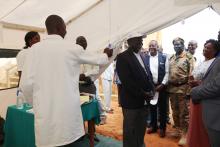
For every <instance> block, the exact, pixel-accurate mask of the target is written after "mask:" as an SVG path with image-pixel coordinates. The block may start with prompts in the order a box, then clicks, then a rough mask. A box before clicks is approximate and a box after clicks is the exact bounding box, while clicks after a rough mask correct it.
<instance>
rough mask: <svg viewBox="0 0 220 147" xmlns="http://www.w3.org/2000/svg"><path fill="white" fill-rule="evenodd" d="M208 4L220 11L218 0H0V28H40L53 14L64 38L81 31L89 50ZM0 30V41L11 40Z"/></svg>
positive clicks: (175, 19) (171, 21)
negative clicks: (63, 26) (63, 29)
mask: <svg viewBox="0 0 220 147" xmlns="http://www.w3.org/2000/svg"><path fill="white" fill-rule="evenodd" d="M208 6H212V8H213V9H214V10H216V11H217V12H219V14H220V0H135V1H134V0H62V1H60V0H16V1H15V0H7V1H6V0H0V21H1V23H2V25H3V27H0V29H1V28H3V29H4V27H6V28H7V27H10V28H13V29H14V28H15V29H18V30H19V29H25V28H28V29H29V30H31V29H34V30H39V31H42V30H44V29H45V27H44V21H45V19H46V17H47V16H48V15H50V14H57V15H60V16H61V17H63V19H64V20H65V22H66V23H67V24H68V25H67V26H68V30H67V31H68V34H67V39H70V40H72V41H73V42H74V40H75V38H76V37H77V36H79V35H84V36H86V38H87V39H88V42H89V48H91V50H100V49H101V48H104V47H105V46H107V45H108V43H118V42H121V41H122V40H123V39H125V38H126V36H127V35H128V33H130V32H134V31H139V32H143V33H151V32H155V31H157V30H159V29H162V28H165V27H167V26H169V25H171V24H174V23H176V22H178V21H180V20H182V19H184V18H187V17H189V16H191V15H193V14H195V13H197V12H199V11H201V10H203V9H205V8H207V7H208ZM1 32H3V33H2V34H3V35H2V38H3V39H1V37H0V41H1V40H2V42H4V41H7V40H9V43H13V41H12V40H10V39H7V38H4V36H8V37H10V36H9V35H8V34H7V35H6V33H5V34H4V31H1V30H0V33H1ZM13 35H16V33H15V34H13ZM20 41H21V42H23V37H20Z"/></svg>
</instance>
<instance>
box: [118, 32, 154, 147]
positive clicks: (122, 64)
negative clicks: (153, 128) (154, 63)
mask: <svg viewBox="0 0 220 147" xmlns="http://www.w3.org/2000/svg"><path fill="white" fill-rule="evenodd" d="M142 37H143V35H142V34H139V33H133V34H131V35H130V36H129V37H128V40H127V42H128V46H129V47H128V49H127V50H126V51H124V52H122V53H121V54H119V55H118V57H117V62H116V70H117V72H118V76H119V78H120V80H121V91H120V93H119V94H120V100H121V107H122V112H123V118H124V119H123V147H144V146H145V144H144V135H145V131H146V125H147V124H146V117H147V110H146V106H145V103H146V101H150V100H151V99H152V98H153V96H154V85H153V82H152V77H151V74H150V71H149V69H148V67H147V66H145V64H144V62H143V59H142V56H141V54H140V49H141V48H142V45H143V43H142V41H143V39H142Z"/></svg>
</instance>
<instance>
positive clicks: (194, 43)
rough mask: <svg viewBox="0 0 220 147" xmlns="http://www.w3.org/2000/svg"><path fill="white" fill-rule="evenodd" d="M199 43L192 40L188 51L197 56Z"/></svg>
mask: <svg viewBox="0 0 220 147" xmlns="http://www.w3.org/2000/svg"><path fill="white" fill-rule="evenodd" d="M197 45H198V43H197V41H195V40H190V41H189V43H188V51H189V52H190V53H191V54H192V55H194V54H195V51H196V48H197Z"/></svg>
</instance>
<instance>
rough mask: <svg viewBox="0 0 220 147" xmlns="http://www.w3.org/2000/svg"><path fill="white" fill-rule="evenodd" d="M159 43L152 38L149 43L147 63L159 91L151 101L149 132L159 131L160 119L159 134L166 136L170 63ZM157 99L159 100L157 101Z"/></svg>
mask: <svg viewBox="0 0 220 147" xmlns="http://www.w3.org/2000/svg"><path fill="white" fill-rule="evenodd" d="M158 48H159V46H158V43H157V41H156V40H151V41H150V43H149V53H150V54H149V55H146V58H145V59H146V60H144V61H145V63H146V64H147V66H148V67H149V69H150V71H151V73H152V77H153V82H154V85H155V87H156V92H158V97H155V98H154V99H158V101H157V100H155V102H152V101H151V102H150V115H151V122H150V128H149V129H148V130H147V133H148V134H150V133H154V132H157V129H158V125H157V122H158V121H159V123H160V126H159V135H160V137H165V132H166V120H167V92H166V85H167V82H168V74H169V67H168V66H169V64H168V60H167V57H166V55H165V54H162V53H160V52H158ZM156 95H157V94H156ZM156 101H157V102H156ZM157 108H158V112H159V120H158V121H157Z"/></svg>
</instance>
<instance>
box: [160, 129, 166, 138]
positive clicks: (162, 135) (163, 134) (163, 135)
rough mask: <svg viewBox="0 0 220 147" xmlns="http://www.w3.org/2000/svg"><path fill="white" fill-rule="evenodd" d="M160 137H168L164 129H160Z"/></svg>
mask: <svg viewBox="0 0 220 147" xmlns="http://www.w3.org/2000/svg"><path fill="white" fill-rule="evenodd" d="M159 136H160V137H161V138H164V137H165V136H166V131H165V130H164V129H160V131H159Z"/></svg>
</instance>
